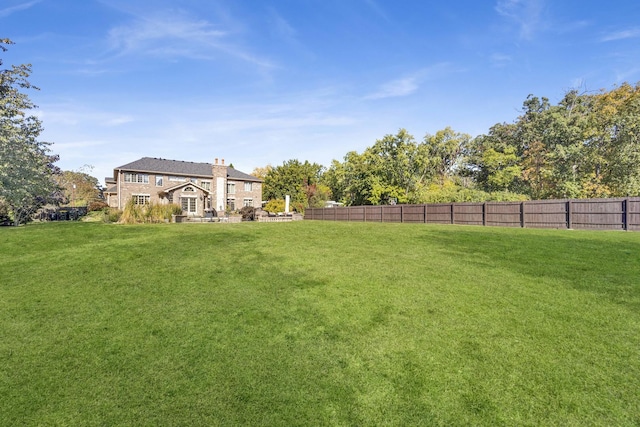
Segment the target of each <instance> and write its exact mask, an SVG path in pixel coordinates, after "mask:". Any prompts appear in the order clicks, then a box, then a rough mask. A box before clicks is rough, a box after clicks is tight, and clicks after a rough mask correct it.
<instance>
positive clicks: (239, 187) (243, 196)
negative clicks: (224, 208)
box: [227, 178, 262, 210]
mask: <svg viewBox="0 0 640 427" xmlns="http://www.w3.org/2000/svg"><path fill="white" fill-rule="evenodd" d="M247 182H248V181H243V180H239V179H231V178H229V179H228V180H227V184H235V185H233V186H234V187H235V192H234V193H233V194H232V193H231V192H227V201H228V202H229V201H233V202H234V203H233V204H234V207H235V210H239V209H242V207H243V206H253V207H258V208H259V207H261V206H262V183H261V182H248V183H249V184H251V185H250V186H251V188H250V189H246V190H245V183H247ZM229 204H230V203H227V205H229Z"/></svg>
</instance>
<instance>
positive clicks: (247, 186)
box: [244, 182, 253, 191]
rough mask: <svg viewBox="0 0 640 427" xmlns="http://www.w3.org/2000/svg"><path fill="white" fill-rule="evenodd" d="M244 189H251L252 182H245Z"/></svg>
mask: <svg viewBox="0 0 640 427" xmlns="http://www.w3.org/2000/svg"><path fill="white" fill-rule="evenodd" d="M244 191H253V182H245V183H244Z"/></svg>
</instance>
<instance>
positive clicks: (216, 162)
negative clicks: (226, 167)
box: [214, 157, 218, 165]
mask: <svg viewBox="0 0 640 427" xmlns="http://www.w3.org/2000/svg"><path fill="white" fill-rule="evenodd" d="M217 164H218V158H217V157H216V161H215V162H214V165H217Z"/></svg>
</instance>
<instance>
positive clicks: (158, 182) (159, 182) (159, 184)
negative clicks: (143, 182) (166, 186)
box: [156, 175, 164, 187]
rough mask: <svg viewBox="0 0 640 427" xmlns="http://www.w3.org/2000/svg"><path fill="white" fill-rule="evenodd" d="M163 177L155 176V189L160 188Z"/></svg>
mask: <svg viewBox="0 0 640 427" xmlns="http://www.w3.org/2000/svg"><path fill="white" fill-rule="evenodd" d="M163 178H164V177H163V176H160V175H156V187H162V181H163Z"/></svg>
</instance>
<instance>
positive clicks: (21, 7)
mask: <svg viewBox="0 0 640 427" xmlns="http://www.w3.org/2000/svg"><path fill="white" fill-rule="evenodd" d="M41 1H42V0H33V1H30V2H26V3H21V4H17V5H15V6H10V7H6V8H4V9H0V18H4V17H7V16H9V15H11V14H13V13H15V12H19V11H21V10H26V9H29V8H30V7H32V6H34V5H36V4H38V3H40V2H41Z"/></svg>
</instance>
